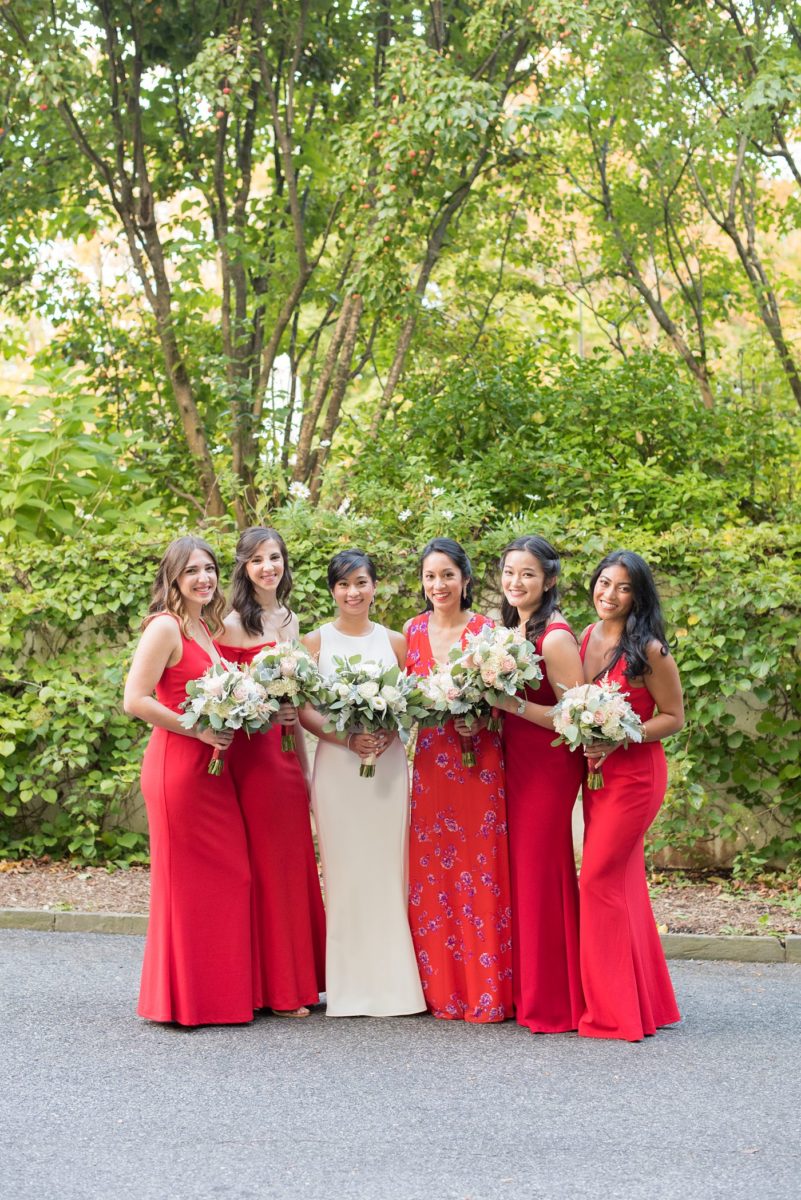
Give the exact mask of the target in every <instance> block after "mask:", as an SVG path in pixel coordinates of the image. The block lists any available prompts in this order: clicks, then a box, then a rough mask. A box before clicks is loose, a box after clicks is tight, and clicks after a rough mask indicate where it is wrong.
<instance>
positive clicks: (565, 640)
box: [542, 616, 576, 646]
mask: <svg viewBox="0 0 801 1200" xmlns="http://www.w3.org/2000/svg"><path fill="white" fill-rule="evenodd" d="M563 620H564V618H563V617H561V616H559V617H557V618H556V620H555V621H554V622H553V623H552V625H549V626H548V628H547V629H546V630H545V633H544V634H543V638H542V641H543V645H544V644H545V642H548V643H549V644H550V645H552V646H558V645H564V646H575V644H576V635H575V634H574V633H573V631H572V630H570V629H554V628H553V625H555V624H558V622H560V621H563Z"/></svg>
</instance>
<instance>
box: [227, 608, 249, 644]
mask: <svg viewBox="0 0 801 1200" xmlns="http://www.w3.org/2000/svg"><path fill="white" fill-rule="evenodd" d="M223 631H224V633H223V637H224V638H225V641H226V642H227V643H228V645H229V646H238V645H239V644H240V642H241V641H242V640H243V639H244V636H245V631H244V629H243V628H242V621H241V619H240V616H239V613H238V612H237V611H236V609H235V608H232V609H231V611H230V612H229V614H228V616H227V617H226V618H225V620H224V621H223Z"/></svg>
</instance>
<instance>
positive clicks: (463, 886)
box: [406, 612, 512, 1024]
mask: <svg viewBox="0 0 801 1200" xmlns="http://www.w3.org/2000/svg"><path fill="white" fill-rule="evenodd" d="M429 617H430V613H427V612H426V613H422V614H421V615H420V616H419V617H415V618H414V620H413V621H412V623H411V625H410V626H409V631H408V643H409V649H408V655H407V659H406V669H407V671H409V672H413V673H414V674H417V675H428V674H429V673H430V672H431V671H432V670H433V668H434V666H435V665H436V664H435V661H434V655H433V653H432V651H431V643H430V642H429V639H428V621H429ZM487 624H491V622H489V621H488V620H487V618H486V617H482V616H480V615H479V614H476V615H475V616H473V617H472V618H471V619H470V622H469V624H468V626H467V628H466V630H465V633H468V632H469V633H475V632H477V631H478V630H479V629H481V628H482V627H483V626H484V625H487ZM473 746H474V749H475V756H476V765H475V766H474V767H463V766H462V746H461V741H460V738H459V735H458V734H457V733H456V730H455V729H454V726H453V722H452V721H448V722H447V724H446V725H445V727H444V729H437V728H433V729H421V730H420V731H419V732H418V735H417V748H416V751H415V756H414V768H413V772H412V815H411V831H410V848H409V920H410V924H411V928H412V938H413V940H414V947H415V952H416V954H417V963H418V968H419V971H420V978H421V981H422V984H423V992H424V994H425V1000H426V1005H427V1006H428V1008H429V1010H430V1011H431V1012H433V1013H434V1015H435V1016H436V1017H442V1018H444V1019H446V1020H465V1021H470V1022H474V1023H477V1024H483V1023H488V1022H492V1021H504V1020H506V1019H507V1018H508V1017H511V1015H512V919H511V900H510V890H509V855H508V846H507V835H506V797H505V784H504V773H503V757H502V754H501V746H500V739H499V738H498V735H497V734H494V733H488V732H487V731H486V730H482V731H481V732H480V733H478V734H476V735H475V736H474V738H473Z"/></svg>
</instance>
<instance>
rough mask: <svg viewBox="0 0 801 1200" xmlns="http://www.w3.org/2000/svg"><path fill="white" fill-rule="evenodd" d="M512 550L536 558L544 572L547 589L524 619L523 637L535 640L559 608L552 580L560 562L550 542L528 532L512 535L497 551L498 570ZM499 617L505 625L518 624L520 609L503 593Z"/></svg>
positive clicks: (557, 576) (559, 569) (531, 640)
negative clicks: (498, 554) (527, 617)
mask: <svg viewBox="0 0 801 1200" xmlns="http://www.w3.org/2000/svg"><path fill="white" fill-rule="evenodd" d="M512 550H525V551H526V552H527V553H528V554H531V555H532V556H533V557H534V558H536V560H537V562H538V563H539V564H540V566H541V567H542V569H543V572H544V574H545V582H546V583H547V584H548V587H547V590H546V591H544V592H543V595H542V601H541V603H540V606H539V608H538V609H537V610H536V612H533V613H532V614H531V616H530V617H529V619H528V620H527V621H526V638H527V639H528V641H530V642H536V640H537V638H538V637H540V636H541V635H542V634H543V633H544V632H545V630H546V629H547V628H548V622H549V621H550V619H551V617H552V616H553V614H554V613H555V612H556V611H557V609H558V608H559V588H558V587H557V584H556V581H557V579H558V578H559V572H560V571H561V569H562V564H561V563H560V561H559V555H558V554H557V553H556V551H555V550H554V548H553V546H552V545H551V543H550V542H546V540H545V538H543V537H538V536H537V535H536V534H533V533H532V534H526V535H525V536H524V537H519V538H515V540H514V541H513V542H510V543H509V545H508V546H507V547H506V548H505V550H504V551H503V553H502V554H501V561H500V568H501V571H503V564H504V563H505V562H506V555H507V554H509V553H511V551H512ZM551 581H552V582H551ZM501 620H502V621H503V623H504V625H505V626H506V628H507V629H515V628H516V627H517V626H518V625H519V624H520V613H519V612H518V611H517V609H516V608H515V607H514V605H512V604H510V603H509V601H508V600H507V599H506V596H504V598H503V600H502V601H501Z"/></svg>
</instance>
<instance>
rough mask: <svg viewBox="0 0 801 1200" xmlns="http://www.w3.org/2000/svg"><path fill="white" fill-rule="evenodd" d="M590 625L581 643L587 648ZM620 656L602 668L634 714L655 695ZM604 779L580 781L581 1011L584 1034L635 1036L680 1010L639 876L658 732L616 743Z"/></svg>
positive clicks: (658, 784)
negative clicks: (589, 783)
mask: <svg viewBox="0 0 801 1200" xmlns="http://www.w3.org/2000/svg"><path fill="white" fill-rule="evenodd" d="M591 632H592V627H591V628H590V629H588V630H587V633H586V634H585V637H584V641H583V642H582V646H581V657H582V659H583V658H584V655H585V653H586V650H587V642H588V641H589V637H590V633H591ZM625 666H626V664H625V660H624V659H622V658H621V659H619V660H618V662H617V663H616V664H615V666H614V667H613V669H612V670H611V671H610V672H609V677H610V679H612V680H614V681H615V682H617V683H620V685H621V688H622V690H623V691H624V692H626V693H628V701H629V704H630V705H631V706H632V708H633V709H634V711H635V712H636V713H637V715H638V716H639V717H640V719H641V720H642V721H647V720H648V719H649V718H650V717H652V716H653V715H654V709H655V704H654V700H653V697H652V696H651V693H650V692H649V691H648V689H647V688H645V687H632V685H631V684H630V683H629V681H628V680H627V679H626V676H625V674H624V671H625ZM603 781H604V783H603V787H602V788H600V789H599V790H598V791H589V790H588V789H587V788H586V786H585V788H584V853H583V856H582V861H581V872H580V876H579V894H580V899H581V909H580V911H581V982H582V987H583V989H584V999H585V1002H586V1006H587V1007H586V1011H585V1013H584V1015H583V1017H582V1018H581V1021H580V1022H579V1029H578V1031H579V1035H580V1036H582V1037H597V1038H619V1039H621V1040H624V1041H629V1042H638V1041H640V1040H641V1039H642V1037H643V1036H644V1035H645V1034H653V1033H655V1032H656V1030H657V1028H658V1027H659V1026H660V1025H671V1024H673V1023H674V1022H675V1021H679V1020H680V1019H681V1017H680V1015H679V1010H678V1008H677V1007H676V998H675V996H674V994H673V985H672V984H671V982H670V975H669V974H668V969H667V963H666V962H665V955H664V953H663V951H662V944H661V942H660V940H659V934H658V932H657V928H656V922H655V921H654V914H653V911H652V909H651V901H650V898H649V896H648V884H647V881H646V878H645V851H644V845H643V843H644V838H645V833H646V831H647V829H648V827H649V826H650V824H651V822H652V821H653V820H654V817H655V816H656V814H657V813H658V811H659V808H660V805H661V804H662V801H663V799H664V796H665V789H666V787H667V763H666V761H665V751H664V748H663V746H662V743H661V742H648V743H646V744H644V745H643V744H636V743H633V744H631V745H630V746H629V747H628V749H623V748H622V747H621V748H620V749H619V750H615V751H614V752H613V753H612V754H610V755H609V758H608V759H607V760H606V762H605V763H604V764H603Z"/></svg>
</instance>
